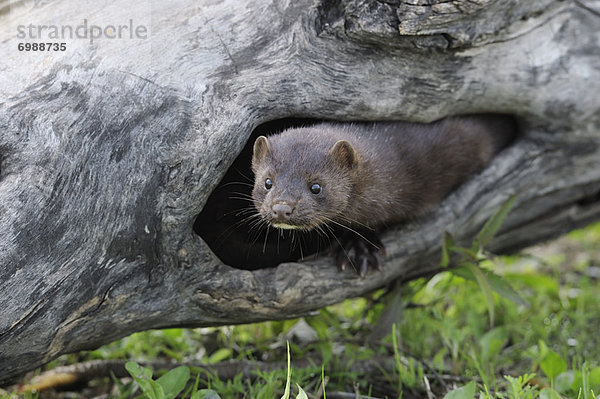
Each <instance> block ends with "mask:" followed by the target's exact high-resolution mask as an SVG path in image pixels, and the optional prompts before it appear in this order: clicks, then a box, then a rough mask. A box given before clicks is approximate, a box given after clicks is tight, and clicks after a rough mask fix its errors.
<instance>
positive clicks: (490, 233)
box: [475, 195, 517, 248]
mask: <svg viewBox="0 0 600 399" xmlns="http://www.w3.org/2000/svg"><path fill="white" fill-rule="evenodd" d="M516 198H517V197H516V196H515V195H512V196H511V197H510V198H509V199H508V200H507V201H506V202H505V203H504V204H502V205H501V206H500V208H499V209H498V210H497V211H496V212H495V213H494V215H493V216H492V217H491V218H490V219H489V220H488V221H487V222H486V223H485V225H484V226H483V228H482V229H481V231H480V232H479V234H477V238H476V239H475V243H476V244H477V247H479V248H483V247H485V246H486V245H488V244H489V243H490V241H492V238H493V237H494V235H495V234H496V233H497V232H498V229H500V226H501V225H502V222H504V219H506V216H507V215H508V212H510V209H511V208H512V206H513V204H514V203H515V199H516Z"/></svg>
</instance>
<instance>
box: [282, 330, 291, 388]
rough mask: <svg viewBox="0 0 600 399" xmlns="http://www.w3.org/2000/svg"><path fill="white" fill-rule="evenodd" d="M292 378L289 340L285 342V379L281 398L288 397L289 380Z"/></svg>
mask: <svg viewBox="0 0 600 399" xmlns="http://www.w3.org/2000/svg"><path fill="white" fill-rule="evenodd" d="M291 380H292V368H291V362H290V342H289V341H288V342H287V379H286V383H285V391H284V393H283V396H282V397H281V399H290V381H291Z"/></svg>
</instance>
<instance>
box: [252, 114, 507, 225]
mask: <svg viewBox="0 0 600 399" xmlns="http://www.w3.org/2000/svg"><path fill="white" fill-rule="evenodd" d="M514 133H515V125H514V121H513V120H512V119H511V118H508V117H503V116H497V115H480V116H459V117H449V118H446V119H442V120H440V121H437V122H434V123H431V124H416V123H406V122H394V123H372V124H336V123H323V124H319V125H315V126H312V127H307V128H296V129H289V130H286V131H284V132H282V133H281V134H279V135H276V136H271V137H269V138H265V137H262V136H261V137H259V138H258V139H257V141H256V142H255V145H254V157H253V159H252V170H253V171H254V174H255V184H254V189H253V192H252V196H253V200H254V204H255V206H256V208H257V210H258V211H259V213H260V214H261V217H262V218H263V219H264V220H266V221H268V222H269V223H271V224H274V225H275V226H277V225H278V224H285V225H286V226H285V227H287V228H290V227H291V226H294V227H295V228H301V229H306V230H310V229H314V228H319V227H321V226H323V225H324V224H330V223H335V224H338V223H339V224H343V225H346V226H356V227H361V226H362V227H369V228H376V227H379V226H381V225H384V224H390V223H394V222H398V221H401V220H405V219H407V218H410V217H413V216H416V215H419V214H421V213H423V212H426V211H427V210H429V209H431V208H432V207H433V206H435V205H436V204H437V203H439V202H440V201H441V200H442V199H443V198H444V197H445V196H446V195H447V194H448V193H449V192H450V191H451V190H452V189H453V188H454V187H456V186H457V185H458V184H460V183H461V182H462V181H464V180H465V179H466V178H467V177H468V176H470V175H472V174H474V173H476V172H478V171H480V170H481V169H483V168H484V166H485V165H486V164H487V163H488V162H489V161H490V160H491V158H492V157H493V155H494V154H495V153H496V152H497V151H499V150H500V149H501V148H502V147H503V146H505V145H506V143H507V142H508V141H509V140H510V139H511V138H512V137H513V136H514ZM267 178H269V179H271V181H272V184H273V186H272V187H271V188H270V189H269V190H267V189H266V188H265V180H266V179H267ZM315 183H318V184H320V186H321V192H320V193H318V194H314V193H312V192H311V191H310V188H311V186H312V185H313V184H315ZM276 204H283V205H284V206H286V209H288V208H287V207H289V210H290V212H289V215H286V216H282V215H281V214H280V215H277V214H276V212H275V213H274V211H273V206H274V205H276ZM279 208H281V206H279V207H276V209H279Z"/></svg>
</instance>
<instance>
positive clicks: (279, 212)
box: [271, 203, 293, 220]
mask: <svg viewBox="0 0 600 399" xmlns="http://www.w3.org/2000/svg"><path fill="white" fill-rule="evenodd" d="M271 210H272V211H273V218H274V219H277V220H288V219H289V218H290V216H292V211H293V209H292V207H291V206H289V205H288V204H285V203H277V204H275V205H273V207H272V208H271Z"/></svg>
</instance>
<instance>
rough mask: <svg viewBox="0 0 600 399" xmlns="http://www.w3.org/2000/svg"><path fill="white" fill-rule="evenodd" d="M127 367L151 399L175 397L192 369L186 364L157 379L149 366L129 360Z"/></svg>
mask: <svg viewBox="0 0 600 399" xmlns="http://www.w3.org/2000/svg"><path fill="white" fill-rule="evenodd" d="M125 368H126V369H127V371H128V372H129V374H131V376H132V377H133V379H134V380H135V381H136V382H137V383H138V385H139V386H140V388H141V389H142V391H143V392H144V394H145V395H146V396H147V397H148V398H149V399H174V398H175V397H176V396H177V395H178V394H179V393H180V392H181V391H183V389H184V388H185V386H186V384H187V382H188V380H189V379H190V369H189V368H188V367H186V366H180V367H177V368H174V369H173V370H170V371H169V372H167V373H166V374H165V375H163V376H162V377H160V378H159V379H157V380H156V381H155V380H153V379H152V370H151V369H149V368H147V367H142V366H140V365H139V364H137V363H135V362H127V363H126V364H125ZM194 399H196V398H195V397H194Z"/></svg>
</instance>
